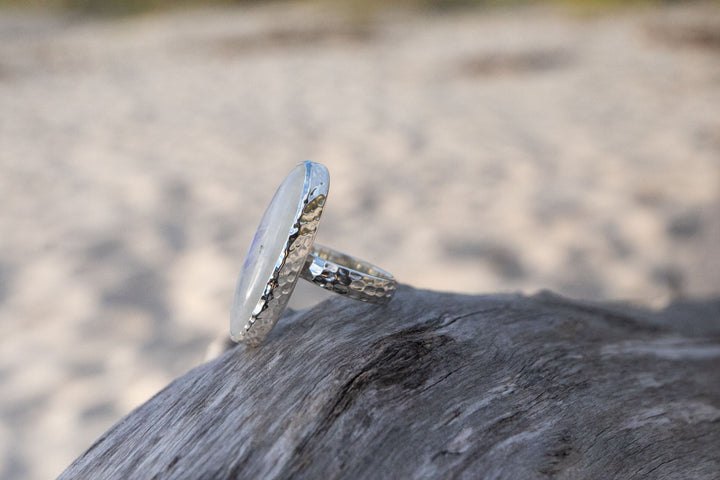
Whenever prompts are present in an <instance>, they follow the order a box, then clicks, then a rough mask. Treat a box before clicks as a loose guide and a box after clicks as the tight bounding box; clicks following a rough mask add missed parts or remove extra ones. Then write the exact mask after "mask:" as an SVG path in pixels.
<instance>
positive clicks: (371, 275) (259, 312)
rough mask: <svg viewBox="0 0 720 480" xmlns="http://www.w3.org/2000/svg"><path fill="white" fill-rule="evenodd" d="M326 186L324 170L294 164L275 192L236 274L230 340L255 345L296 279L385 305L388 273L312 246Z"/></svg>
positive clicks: (391, 288) (391, 282)
mask: <svg viewBox="0 0 720 480" xmlns="http://www.w3.org/2000/svg"><path fill="white" fill-rule="evenodd" d="M329 187H330V175H329V173H328V170H327V168H325V166H323V165H320V164H319V163H314V162H303V163H300V164H298V165H297V166H296V167H295V168H294V169H293V171H292V172H290V175H288V176H287V178H285V180H284V181H283V183H282V184H281V185H280V187H279V188H278V189H277V191H276V192H275V196H274V197H273V199H272V201H271V202H270V205H269V206H268V208H267V210H265V214H264V215H263V218H262V220H261V221H260V226H259V227H258V230H257V232H256V233H255V238H254V239H253V241H252V244H251V245H250V248H249V250H248V253H247V256H246V257H245V262H244V263H243V267H242V269H241V271H240V276H239V278H238V283H237V288H236V289H235V298H234V300H233V306H232V311H231V314H230V338H232V339H233V340H234V341H236V342H244V343H246V344H248V345H251V346H257V345H259V344H260V343H261V342H262V341H263V340H264V339H265V337H266V336H267V335H268V333H270V330H272V328H273V327H274V326H275V324H276V323H277V321H278V319H279V318H280V316H281V315H282V312H283V311H284V310H285V307H286V306H287V303H288V300H290V295H291V294H292V292H293V290H294V289H295V284H296V283H297V279H298V277H301V278H303V279H305V280H308V281H310V282H312V283H314V284H315V285H318V286H320V287H322V288H324V289H326V290H330V291H332V292H335V293H339V294H341V295H344V296H346V297H348V298H352V299H355V300H360V301H363V302H371V303H376V304H381V305H382V304H385V303H387V302H389V301H390V298H391V297H392V295H393V293H394V292H395V286H396V282H395V279H394V278H393V276H392V275H390V274H389V273H388V272H386V271H384V270H382V269H380V268H378V267H376V266H374V265H371V264H370V263H367V262H364V261H362V260H358V259H356V258H354V257H351V256H349V255H346V254H344V253H340V252H337V251H335V250H333V249H331V248H327V247H322V246H320V245H314V244H313V241H314V240H315V234H316V233H317V229H318V224H319V223H320V216H321V215H322V211H323V207H324V206H325V201H326V200H327V194H328V189H329Z"/></svg>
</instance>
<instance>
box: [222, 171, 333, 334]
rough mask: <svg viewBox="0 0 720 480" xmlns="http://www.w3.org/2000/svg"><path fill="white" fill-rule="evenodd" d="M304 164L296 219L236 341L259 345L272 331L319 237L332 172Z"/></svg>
mask: <svg viewBox="0 0 720 480" xmlns="http://www.w3.org/2000/svg"><path fill="white" fill-rule="evenodd" d="M303 164H304V165H305V184H304V186H303V191H302V201H300V202H298V210H297V212H296V214H295V221H294V223H293V226H292V228H291V229H290V231H289V232H288V239H287V241H286V242H285V245H284V247H283V250H282V253H281V254H280V256H279V258H278V260H277V263H276V264H275V268H274V269H273V273H272V275H271V276H270V278H269V279H268V281H267V284H266V286H265V290H264V292H263V295H262V297H261V298H260V299H259V301H258V306H257V307H256V308H255V311H254V312H253V314H252V316H251V317H250V318H249V319H248V322H247V324H245V327H244V328H243V329H242V331H241V332H240V334H239V335H237V336H231V338H232V339H233V340H234V341H236V342H244V343H246V344H248V345H250V346H258V345H260V343H261V342H262V341H263V340H264V339H265V337H266V336H267V334H268V333H270V330H272V329H273V327H274V326H275V324H276V323H277V321H278V319H279V318H280V316H281V315H282V313H283V311H284V310H285V307H286V306H287V303H288V301H289V300H290V295H292V292H293V290H294V289H295V284H296V283H297V278H298V275H299V274H300V270H301V269H302V268H303V266H304V264H305V259H306V258H307V255H308V253H309V252H310V247H311V246H312V243H313V240H314V239H315V234H316V233H317V228H318V224H319V222H320V216H321V215H322V210H323V206H324V205H325V199H326V198H327V193H328V188H329V187H330V176H329V173H328V170H327V168H326V167H325V166H324V165H320V164H319V163H313V162H303Z"/></svg>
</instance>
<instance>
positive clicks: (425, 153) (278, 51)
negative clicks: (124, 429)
mask: <svg viewBox="0 0 720 480" xmlns="http://www.w3.org/2000/svg"><path fill="white" fill-rule="evenodd" d="M320 5H321V4H310V5H296V4H287V3H282V4H276V5H254V6H245V7H242V6H241V7H234V8H233V7H222V8H221V7H217V8H212V9H204V10H188V11H171V12H162V13H153V14H145V15H140V16H132V17H123V18H88V17H84V16H77V15H70V14H67V13H51V12H46V11H36V12H28V11H21V10H7V9H5V10H0V112H1V113H0V199H1V200H2V208H0V392H2V393H1V394H0V477H2V478H4V479H7V480H16V479H31V480H32V479H40V478H52V477H54V476H56V475H57V474H59V473H60V472H61V471H62V469H64V468H65V467H66V466H67V465H68V464H69V463H70V462H71V461H72V460H73V459H74V458H75V457H76V456H78V455H80V454H81V453H82V452H83V451H84V450H85V449H86V448H87V447H88V446H89V445H90V444H91V443H92V441H93V440H94V439H95V438H97V437H98V436H99V435H100V434H101V433H102V432H103V431H104V430H106V429H107V428H108V427H110V426H111V425H112V424H113V423H115V422H116V421H117V420H119V419H120V418H121V417H122V416H123V415H124V414H126V413H128V412H129V411H130V410H132V409H133V408H134V407H136V406H138V405H139V404H141V403H142V402H143V401H145V400H146V399H148V398H149V397H150V396H152V395H153V394H154V393H155V392H157V391H158V390H159V389H161V388H162V387H163V386H164V385H166V384H167V383H168V382H169V381H171V380H172V379H173V378H175V377H176V376H178V375H181V374H182V373H184V372H185V371H187V370H188V369H190V368H192V367H193V366H195V365H198V364H199V363H201V362H202V361H203V358H204V355H205V352H206V350H207V348H208V346H209V345H210V344H211V343H212V342H213V340H214V339H216V338H218V337H219V336H223V335H226V332H227V329H228V315H229V309H230V304H231V301H232V293H233V288H234V285H235V281H236V275H237V272H238V271H239V268H240V265H241V264H242V260H243V256H244V254H245V250H246V249H247V246H248V245H249V243H250V240H251V238H252V235H253V233H254V229H255V227H256V225H257V223H258V222H259V219H260V217H261V216H262V212H263V210H264V208H265V206H266V205H267V203H268V202H269V200H270V198H271V197H272V194H273V192H274V189H275V188H276V187H277V185H278V184H279V183H280V182H281V181H282V179H283V178H284V176H285V175H286V174H287V173H288V172H289V171H290V170H291V169H292V167H293V166H294V165H295V164H296V163H297V162H299V161H302V160H313V161H318V162H321V163H324V164H325V165H327V166H328V168H329V170H330V174H331V187H330V195H329V200H328V204H327V207H326V210H325V214H324V217H323V221H322V223H321V228H320V233H319V237H318V241H319V242H320V243H324V244H327V245H330V246H333V247H335V248H338V249H341V250H344V251H346V252H348V253H350V254H354V255H357V256H359V257H361V258H365V259H367V260H369V261H372V262H374V263H376V264H377V265H379V266H381V267H383V268H385V269H387V270H388V271H390V272H392V273H394V274H395V275H396V276H397V278H398V279H399V280H400V281H401V282H403V283H408V284H411V285H413V286H416V287H421V288H429V289H436V290H450V291H459V292H469V293H480V292H483V293H491V292H500V291H522V292H526V293H528V294H531V293H533V292H536V291H538V290H539V289H552V290H554V291H556V292H559V293H562V294H565V295H568V296H572V297H578V298H586V299H592V300H622V301H629V302H633V303H636V304H639V305H644V306H647V307H649V308H662V306H663V305H665V304H667V303H668V302H669V301H671V300H673V299H675V298H679V297H680V298H681V297H703V296H705V297H710V296H717V295H720V6H718V5H717V4H691V5H675V6H663V7H659V6H653V7H642V8H632V9H628V8H622V9H612V10H609V11H602V12H599V13H598V12H596V13H592V14H587V13H578V12H577V11H568V10H566V9H560V8H557V7H548V6H544V7H541V6H534V7H522V8H514V9H490V10H487V9H480V10H457V11H450V12H444V13H442V14H438V13H434V14H430V13H427V12H418V11H412V12H411V11H387V12H382V13H381V14H374V13H370V14H367V13H363V14H358V13H357V12H355V13H351V14H348V12H341V11H328V10H327V8H323V7H321V6H320ZM317 298H319V296H318V295H316V294H315V293H313V289H312V287H310V286H307V287H305V286H301V287H299V288H298V290H297V291H296V294H295V298H294V301H295V305H294V306H295V307H296V308H300V307H302V306H303V305H307V304H308V302H310V301H314V300H316V299H317Z"/></svg>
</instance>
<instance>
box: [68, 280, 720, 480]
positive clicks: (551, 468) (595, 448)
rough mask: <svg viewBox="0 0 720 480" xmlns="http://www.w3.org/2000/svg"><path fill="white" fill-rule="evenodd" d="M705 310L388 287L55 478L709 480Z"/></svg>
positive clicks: (261, 353) (711, 444)
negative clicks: (379, 302)
mask: <svg viewBox="0 0 720 480" xmlns="http://www.w3.org/2000/svg"><path fill="white" fill-rule="evenodd" d="M718 477H720V301H713V302H705V303H699V302H698V303H686V304H676V305H673V306H672V307H670V308H668V309H667V310H665V311H663V312H649V311H644V310H639V309H633V308H630V307H627V306H609V305H597V304H589V303H581V302H576V301H572V300H568V299H565V298H561V297H558V296H555V295H553V294H550V293H541V294H539V295H536V296H533V297H524V296H520V295H488V296H465V295H455V294H449V293H436V292H428V291H418V290H414V289H411V288H409V287H402V288H400V290H399V291H398V293H397V295H396V297H395V298H394V299H393V301H392V302H391V303H390V304H389V305H388V306H386V307H375V306H372V305H367V304H361V303H359V302H352V301H348V300H345V299H342V298H335V299H332V300H329V301H327V302H324V303H322V304H321V305H319V306H317V307H316V308H314V309H311V310H309V311H306V312H299V313H290V314H289V315H287V316H286V318H284V319H283V320H281V321H280V323H279V324H278V326H277V327H276V329H275V330H274V331H273V332H272V333H271V334H270V336H269V337H268V339H267V341H266V342H265V343H264V344H263V345H262V346H261V347H260V348H259V349H250V348H246V347H244V346H238V347H236V348H234V349H232V350H229V351H227V352H225V353H224V354H223V355H222V356H220V357H219V358H217V359H215V360H213V361H211V362H209V363H206V364H204V365H202V366H200V367H198V368H196V369H194V370H192V371H190V372H189V373H187V374H186V375H184V376H183V377H180V378H178V379H177V380H175V381H174V382H172V383H171V384H170V385H168V386H167V387H166V388H165V389H164V390H163V391H161V392H160V393H158V394H157V395H156V396H155V397H153V398H152V399H150V400H149V401H148V402H147V403H145V404H144V405H142V406H141V407H139V408H138V409H137V410H135V411H134V412H132V413H131V414H130V415H128V416H127V417H125V418H124V419H123V420H121V421H120V422H119V423H118V424H117V425H115V426H114V427H112V428H111V429H110V430H109V431H108V432H106V433H105V434H104V435H103V436H102V437H101V438H100V439H98V440H97V441H96V442H95V444H94V445H92V447H90V449H89V450H88V451H87V452H85V454H83V455H82V456H81V457H80V458H78V459H77V460H76V461H75V462H74V463H73V464H72V465H71V466H70V467H69V468H68V469H67V470H66V471H65V472H64V473H63V474H62V475H61V477H60V478H63V479H71V478H72V479H75V478H103V479H127V478H133V479H144V478H147V479H150V478H157V479H161V478H162V479H166V478H167V479H205V478H207V479H210V478H212V479H235V478H312V479H315V478H468V479H471V478H472V479H475V478H523V479H527V478H568V479H569V478H573V479H576V478H592V479H599V478H694V479H700V478H708V479H709V478H718Z"/></svg>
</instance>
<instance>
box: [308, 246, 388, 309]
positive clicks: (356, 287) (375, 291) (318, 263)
mask: <svg viewBox="0 0 720 480" xmlns="http://www.w3.org/2000/svg"><path fill="white" fill-rule="evenodd" d="M300 277H301V278H303V279H305V280H307V281H309V282H312V283H314V284H315V285H317V286H319V287H322V288H324V289H326V290H330V291H332V292H335V293H339V294H341V295H345V296H347V297H348V298H352V299H354V300H360V301H363V302H370V303H377V304H385V303H387V302H389V301H390V298H391V297H392V295H393V293H395V288H396V285H397V282H396V281H395V278H394V277H393V276H392V275H390V274H389V273H388V272H386V271H385V270H382V269H380V268H378V267H376V266H375V265H372V264H370V263H367V262H364V261H362V260H358V259H357V258H355V257H351V256H350V255H346V254H344V253H340V252H338V251H336V250H333V249H332V248H328V247H323V246H321V245H313V246H312V247H311V249H310V253H308V256H307V259H306V260H305V265H304V267H303V269H302V270H301V272H300Z"/></svg>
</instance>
